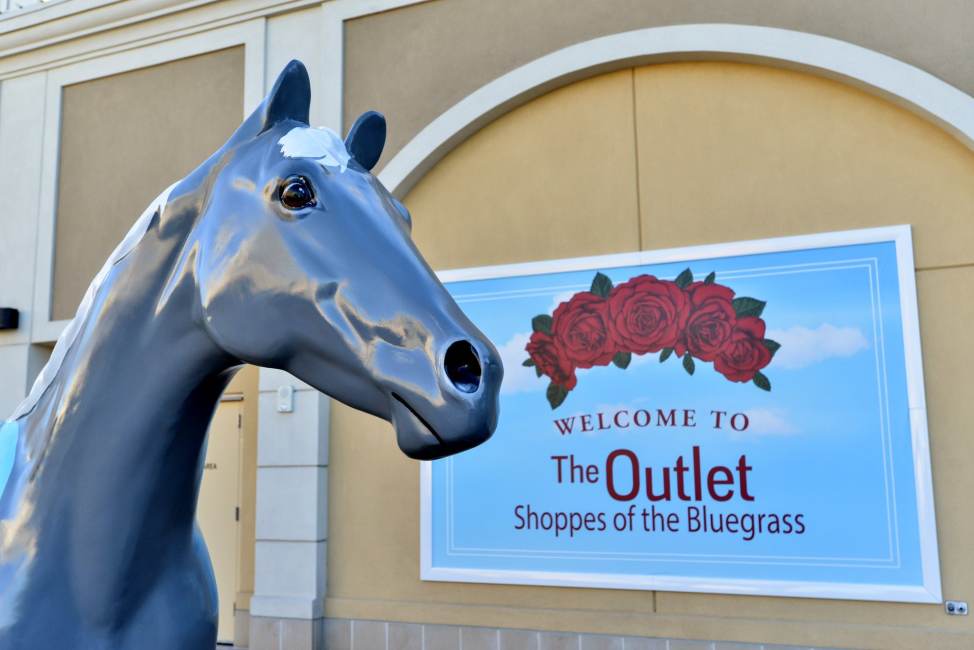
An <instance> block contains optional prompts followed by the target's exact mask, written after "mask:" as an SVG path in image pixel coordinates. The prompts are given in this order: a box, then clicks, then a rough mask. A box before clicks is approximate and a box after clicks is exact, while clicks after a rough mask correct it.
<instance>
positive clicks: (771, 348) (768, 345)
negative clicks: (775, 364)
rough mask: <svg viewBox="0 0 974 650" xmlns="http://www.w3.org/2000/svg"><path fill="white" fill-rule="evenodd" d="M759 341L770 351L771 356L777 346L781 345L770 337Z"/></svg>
mask: <svg viewBox="0 0 974 650" xmlns="http://www.w3.org/2000/svg"><path fill="white" fill-rule="evenodd" d="M761 343H763V344H764V347H766V348H768V352H770V353H771V356H774V353H775V352H777V351H778V348H780V347H781V344H780V343H778V342H777V341H772V340H771V339H764V340H763V341H761Z"/></svg>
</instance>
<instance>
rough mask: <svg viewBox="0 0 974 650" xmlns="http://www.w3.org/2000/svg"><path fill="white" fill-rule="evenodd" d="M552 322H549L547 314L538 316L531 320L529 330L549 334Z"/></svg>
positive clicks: (549, 317) (549, 318)
mask: <svg viewBox="0 0 974 650" xmlns="http://www.w3.org/2000/svg"><path fill="white" fill-rule="evenodd" d="M553 322H554V321H552V320H551V316H549V315H548V314H538V315H537V316H535V317H534V318H532V319H531V329H533V330H534V331H535V332H544V333H545V334H551V325H552V323H553Z"/></svg>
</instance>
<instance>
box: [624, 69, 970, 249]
mask: <svg viewBox="0 0 974 650" xmlns="http://www.w3.org/2000/svg"><path fill="white" fill-rule="evenodd" d="M636 111H637V115H638V131H639V179H640V191H641V196H642V215H643V245H644V247H645V248H667V247H671V246H688V245H694V244H706V243H715V242H725V241H734V240H742V239H756V238H764V237H778V236H782V235H797V234H806V233H814V232H822V231H829V230H847V229H850V228H864V227H871V226H887V225H893V224H903V223H907V224H913V225H914V243H915V245H916V258H917V264H918V266H919V267H920V268H924V267H932V266H945V265H955V264H969V263H971V262H974V245H972V244H974V182H972V179H974V155H972V153H971V151H970V150H969V149H967V148H966V147H965V146H964V145H962V144H961V143H960V142H958V141H957V140H955V139H954V138H953V137H951V136H950V135H948V134H947V133H945V132H944V131H941V130H940V129H938V128H937V127H935V126H933V125H932V124H930V123H928V122H926V121H924V120H923V119H921V118H919V117H917V116H915V115H913V114H912V113H909V112H907V111H905V110H903V109H901V108H898V107H897V106H894V105H893V104H890V103H888V102H886V101H883V100H881V99H878V98H876V97H873V96H871V95H868V94H866V93H864V92H861V91H859V90H856V89H854V88H851V87H849V86H847V85H844V84H840V83H838V82H835V81H830V80H828V79H823V78H820V77H813V76H811V75H807V74H802V73H797V72H791V71H787V70H777V69H772V68H767V67H761V66H754V65H744V64H734V63H674V64H666V65H657V66H646V67H643V68H640V69H639V70H637V71H636Z"/></svg>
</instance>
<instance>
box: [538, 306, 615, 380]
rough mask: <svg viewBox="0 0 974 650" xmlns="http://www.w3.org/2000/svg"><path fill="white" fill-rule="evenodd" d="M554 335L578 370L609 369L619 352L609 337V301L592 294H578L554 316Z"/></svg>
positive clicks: (560, 307)
mask: <svg viewBox="0 0 974 650" xmlns="http://www.w3.org/2000/svg"><path fill="white" fill-rule="evenodd" d="M552 318H553V319H554V322H553V323H552V326H551V331H552V334H554V337H555V341H557V343H558V347H559V348H560V349H561V350H563V351H564V353H565V355H566V357H567V358H568V361H570V362H571V363H572V365H574V366H575V367H576V368H591V367H592V366H605V365H608V364H609V362H610V361H612V357H614V356H615V354H616V350H615V346H614V345H613V341H612V338H611V337H610V336H609V327H608V319H609V310H608V303H607V302H606V300H605V298H602V297H600V296H597V295H595V294H594V293H591V292H589V291H582V292H581V293H576V294H575V295H574V296H572V297H571V299H570V300H569V301H568V302H563V303H561V304H560V305H558V308H557V309H555V313H554V314H553V315H552Z"/></svg>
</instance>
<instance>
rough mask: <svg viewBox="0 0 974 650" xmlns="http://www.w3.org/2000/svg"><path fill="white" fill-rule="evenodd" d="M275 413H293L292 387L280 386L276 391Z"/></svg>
mask: <svg viewBox="0 0 974 650" xmlns="http://www.w3.org/2000/svg"><path fill="white" fill-rule="evenodd" d="M277 412H278V413H293V412H294V386H281V387H280V388H278V389H277Z"/></svg>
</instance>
